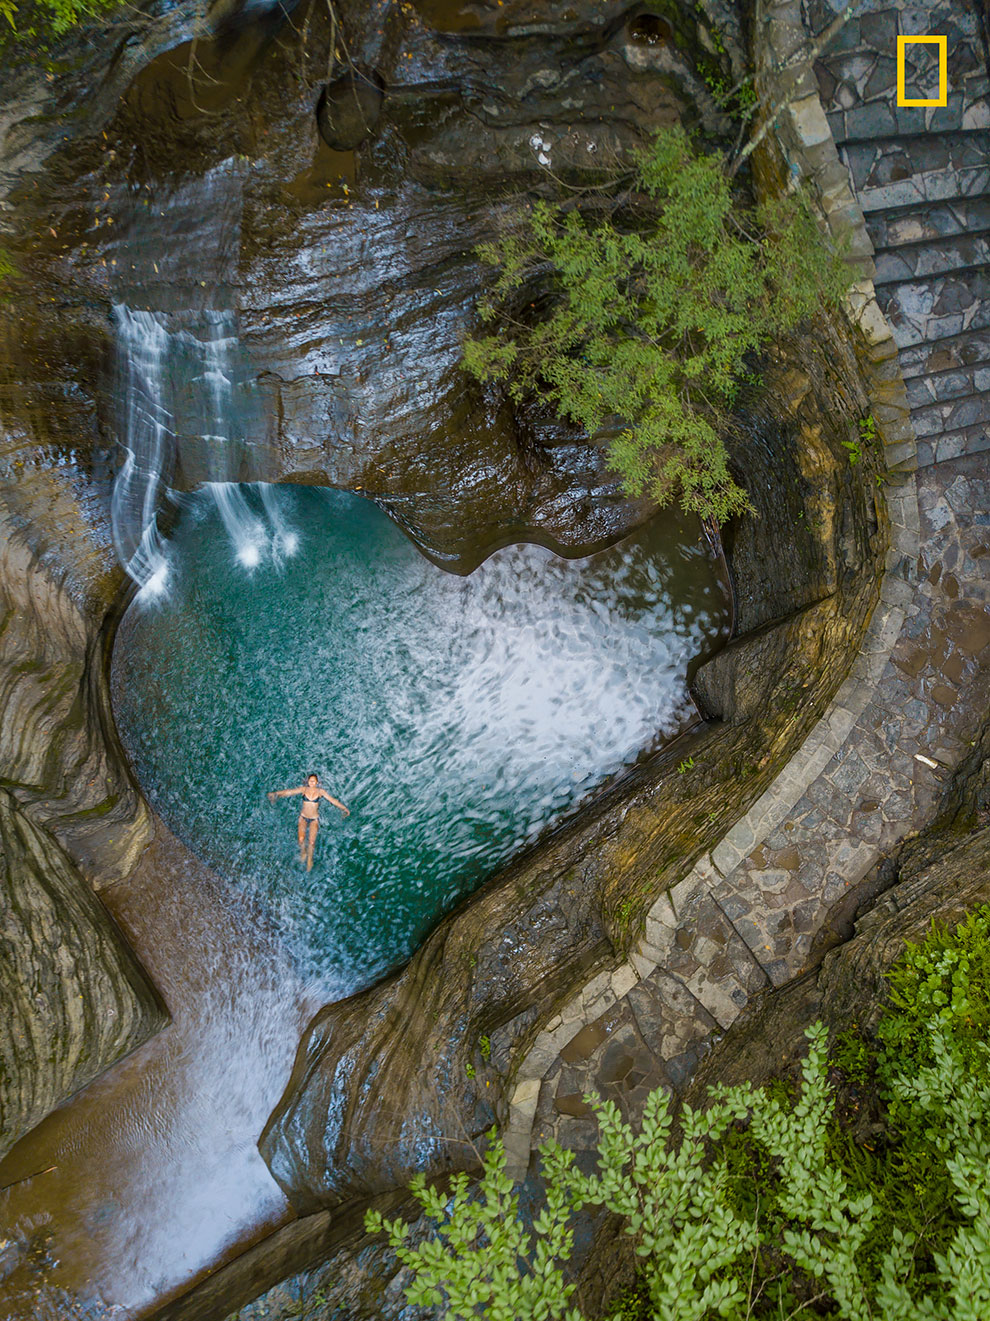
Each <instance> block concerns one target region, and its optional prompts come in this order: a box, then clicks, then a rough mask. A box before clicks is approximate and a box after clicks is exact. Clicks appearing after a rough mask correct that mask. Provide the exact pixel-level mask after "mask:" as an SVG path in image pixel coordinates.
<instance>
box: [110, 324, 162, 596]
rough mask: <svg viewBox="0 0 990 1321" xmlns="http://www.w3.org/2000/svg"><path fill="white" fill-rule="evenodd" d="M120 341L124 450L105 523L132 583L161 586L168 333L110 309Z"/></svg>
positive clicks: (159, 326) (160, 325)
mask: <svg viewBox="0 0 990 1321" xmlns="http://www.w3.org/2000/svg"><path fill="white" fill-rule="evenodd" d="M114 312H115V315H116V320H117V334H118V339H119V345H120V369H119V375H120V398H121V401H122V412H123V416H122V419H121V421H122V437H121V443H122V444H123V446H124V449H125V450H126V451H127V457H126V458H125V460H124V463H123V466H122V468H121V470H120V472H119V473H118V474H117V479H116V481H115V482H114V486H113V495H112V497H111V501H110V525H111V528H112V531H113V544H114V549H115V550H116V552H117V558H118V559H119V560H120V563H121V564H122V565H123V566H124V568H125V569H126V570H127V572H128V573H129V574H130V576H131V577H132V578H133V579H134V581H135V582H136V583H138V584H139V585H141V586H144V585H145V584H146V583H150V582H151V581H152V580H155V581H157V582H158V583H160V585H161V587H162V588H164V585H165V581H166V579H167V577H168V566H167V563H166V559H165V555H164V553H163V551H162V545H161V537H160V536H159V533H158V525H157V522H156V515H157V512H158V504H159V498H160V495H161V489H162V482H163V470H164V468H165V465H166V463H167V462H169V461H170V459H171V457H172V453H173V442H174V436H173V433H172V430H171V420H172V419H171V414H170V412H169V408H168V404H167V401H166V399H165V363H166V359H167V356H168V340H169V335H168V331H167V330H166V329H165V327H164V326H163V325H162V324H161V322H160V321H158V320H157V319H156V317H155V316H154V314H153V313H151V312H146V311H142V310H137V311H132V310H131V309H130V308H128V307H120V306H118V307H116V308H115V309H114Z"/></svg>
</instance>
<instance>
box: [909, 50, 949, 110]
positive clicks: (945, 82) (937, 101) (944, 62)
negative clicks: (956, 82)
mask: <svg viewBox="0 0 990 1321" xmlns="http://www.w3.org/2000/svg"><path fill="white" fill-rule="evenodd" d="M909 45H924V46H937V47H938V96H937V97H931V98H929V99H928V100H920V101H909V100H908V98H907V97H906V96H905V95H904V83H905V78H904V51H905V47H907V46H909ZM948 100H949V38H948V37H898V38H897V104H898V105H931V106H937V105H946V104H947V103H948Z"/></svg>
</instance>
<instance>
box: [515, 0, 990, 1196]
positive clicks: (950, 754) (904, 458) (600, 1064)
mask: <svg viewBox="0 0 990 1321" xmlns="http://www.w3.org/2000/svg"><path fill="white" fill-rule="evenodd" d="M784 3H785V0H781V5H780V7H783V4H784ZM973 3H974V5H975V3H976V0H973ZM841 7H842V0H833V5H832V7H830V6H829V4H826V3H824V0H805V3H804V7H803V11H802V17H803V21H804V25H805V28H806V30H807V31H809V32H818V31H820V30H821V29H822V28H824V26H825V25H826V23H827V22H829V21H830V19H831V17H832V16H833V14H834V12H835V11H837V10H838V9H839V8H841ZM791 8H792V9H796V6H794V5H792V6H791ZM899 32H900V33H903V34H908V35H911V34H919V33H920V34H925V35H933V34H937V33H943V32H944V33H946V34H947V35H948V36H949V78H950V96H949V100H948V105H947V106H946V107H945V108H944V109H937V110H933V109H910V110H908V109H901V110H897V109H896V108H895V107H894V104H893V102H894V97H893V94H892V89H893V86H894V79H895V61H894V57H895V51H896V41H895V38H896V36H897V34H898V33H899ZM908 50H909V56H910V58H909V61H908V87H907V94H908V96H911V95H912V94H913V95H916V96H919V97H920V96H927V95H929V92H928V87H929V85H930V82H931V74H932V69H931V52H932V50H933V48H932V47H930V46H915V47H913V48H912V47H909V48H908ZM815 74H816V77H817V80H818V84H819V89H820V93H821V97H822V107H820V108H817V111H816V113H817V114H818V116H819V118H820V116H821V109H822V108H823V109H824V110H825V112H826V114H827V117H828V123H829V126H830V127H831V130H832V133H833V136H834V138H835V141H836V145H837V146H838V147H839V151H840V156H841V159H842V160H843V161H844V162H845V164H846V165H847V166H848V170H849V174H850V176H851V182H852V185H853V189H854V192H855V196H856V200H857V201H858V203H859V205H860V207H861V208H862V211H863V214H864V216H865V221H866V229H867V233H868V234H869V238H870V240H871V241H872V244H873V246H874V248H875V257H874V263H875V288H876V298H877V302H878V303H879V305H880V308H881V309H882V310H883V312H884V313H885V314H886V316H887V318H888V320H889V323H890V325H891V327H892V329H893V332H894V338H895V341H896V344H897V348H898V350H899V358H900V367H901V370H902V373H903V377H904V381H905V383H906V387H907V401H908V404H909V405H910V409H911V424H912V425H913V429H914V432H915V433H916V436H917V464H918V469H917V475H916V479H915V480H914V481H912V480H911V477H910V470H912V469H913V468H914V463H913V461H912V456H913V453H914V449H915V446H914V439H913V437H911V436H910V431H911V427H909V426H907V424H906V423H905V424H904V425H905V427H906V430H905V443H904V445H903V446H896V447H895V450H894V451H892V450H891V449H889V448H888V450H887V455H888V461H889V462H890V463H891V464H894V463H895V462H896V464H897V466H898V467H899V468H900V469H902V470H904V469H907V470H908V475H907V483H906V486H901V487H900V488H897V487H892V488H891V490H890V493H889V497H890V500H891V503H892V506H893V504H894V502H897V501H899V502H900V506H899V507H900V508H902V509H906V510H907V514H906V515H905V517H904V519H903V520H902V522H903V523H905V524H906V525H907V529H908V535H906V536H902V537H901V539H900V541H899V542H898V541H897V540H896V539H895V547H894V550H893V552H892V562H893V560H896V558H897V557H898V555H900V557H901V560H902V564H901V573H900V576H899V577H898V578H897V579H896V581H895V580H894V576H893V575H892V576H891V578H890V580H889V583H888V585H889V588H890V590H889V591H887V592H885V593H884V594H883V597H884V599H882V601H881V605H880V606H879V607H878V610H877V614H876V616H875V619H874V621H873V623H874V626H873V627H872V629H871V638H870V640H869V641H868V643H867V644H866V646H865V648H864V654H861V656H860V658H859V661H858V662H857V666H856V667H854V671H853V676H852V677H851V679H850V680H848V681H847V683H846V684H844V685H843V687H842V689H840V693H839V695H838V699H839V700H837V702H836V703H835V704H834V706H833V709H832V713H831V715H830V717H829V719H828V721H827V722H825V723H826V728H825V729H824V730H823V731H821V732H820V734H819V736H818V738H817V739H815V740H809V743H808V745H806V748H805V749H803V750H802V753H800V754H798V759H796V760H800V759H801V758H802V754H803V766H802V767H799V768H796V769H794V772H793V773H794V776H795V783H796V784H798V785H799V786H800V785H805V787H803V789H801V790H800V791H796V792H795V793H794V794H792V795H788V793H787V792H786V789H787V782H788V781H787V777H788V773H789V772H790V771H791V769H792V768H788V769H787V770H785V772H784V773H783V774H782V776H781V777H780V778H781V782H782V784H783V788H782V789H780V790H779V791H778V792H777V793H776V796H773V795H767V796H765V797H766V799H767V802H766V803H763V800H761V804H763V805H762V807H761V805H760V804H758V805H757V808H756V809H754V811H753V812H751V813H750V814H749V816H748V817H747V818H746V819H745V820H744V821H743V822H740V823H739V825H738V826H737V827H736V828H735V829H734V830H733V831H732V832H730V834H729V836H728V837H727V839H726V840H725V841H723V843H722V844H721V845H720V846H719V847H718V848H716V849H715V850H714V851H713V853H712V855H711V856H710V857H708V858H705V859H703V860H702V862H701V863H700V864H699V865H698V866H696V868H695V869H694V871H693V872H692V873H691V875H690V876H688V877H687V878H686V879H685V880H684V881H682V882H681V883H680V884H679V885H678V886H676V887H675V888H674V890H673V891H672V892H671V894H670V896H669V897H666V898H665V899H663V900H661V901H660V903H659V904H657V905H656V906H655V907H654V910H653V913H652V915H651V917H650V919H649V920H648V922H647V930H646V940H645V941H644V943H643V944H642V946H641V947H640V949H639V950H638V951H637V953H636V954H634V955H633V956H632V958H631V964H630V965H627V966H626V967H625V968H622V969H619V970H618V972H617V973H612V974H602V975H601V976H600V977H599V978H596V979H595V982H594V983H592V984H591V985H590V986H589V987H586V988H585V990H584V993H583V994H582V996H581V997H580V998H579V1001H577V1002H575V1005H574V1007H573V1010H572V1011H570V1013H569V1014H568V1013H567V1012H565V1013H564V1014H563V1015H562V1016H561V1017H560V1018H558V1019H555V1020H553V1021H552V1022H551V1023H549V1024H547V1027H546V1030H545V1032H544V1033H543V1035H542V1037H541V1038H540V1039H539V1040H538V1043H537V1046H536V1048H535V1049H534V1051H533V1052H532V1054H531V1056H530V1068H529V1075H530V1076H529V1077H523V1078H522V1079H521V1081H520V1084H519V1087H518V1088H517V1092H516V1095H515V1096H514V1098H513V1108H512V1112H511V1118H510V1124H509V1128H508V1131H507V1135H506V1145H507V1149H508V1151H509V1155H510V1161H511V1162H512V1165H513V1168H514V1171H515V1172H516V1173H517V1174H521V1173H522V1172H523V1170H524V1169H525V1166H526V1162H527V1159H528V1155H529V1147H530V1142H531V1141H532V1142H533V1143H535V1142H537V1141H539V1140H540V1139H541V1138H542V1137H545V1136H549V1135H554V1136H556V1137H558V1138H559V1139H560V1140H561V1141H562V1142H564V1143H565V1144H567V1145H569V1146H571V1147H574V1148H576V1149H581V1148H587V1147H589V1146H591V1145H593V1142H594V1137H595V1133H596V1128H595V1125H594V1124H593V1122H592V1121H591V1120H590V1119H589V1117H588V1112H587V1109H586V1107H585V1106H584V1103H583V1101H582V1099H581V1098H582V1095H583V1094H584V1093H585V1092H588V1091H592V1092H599V1093H601V1094H603V1095H606V1096H611V1097H613V1098H614V1099H617V1100H618V1101H619V1102H620V1104H621V1105H622V1107H623V1109H624V1110H626V1111H627V1112H628V1113H630V1114H635V1113H636V1112H637V1111H638V1108H639V1106H640V1105H641V1104H642V1100H643V1098H644V1097H645V1095H646V1093H647V1092H648V1091H649V1090H650V1089H651V1088H653V1087H655V1086H657V1085H658V1084H662V1085H665V1086H667V1087H670V1088H672V1089H677V1088H678V1087H679V1086H680V1085H681V1084H682V1083H683V1082H685V1081H686V1080H687V1079H688V1078H689V1077H690V1076H691V1074H692V1072H693V1070H694V1067H695V1065H696V1063H697V1060H698V1058H699V1056H700V1053H701V1052H703V1051H704V1050H705V1049H706V1048H707V1047H708V1046H709V1045H710V1043H711V1041H712V1040H713V1039H714V1037H715V1036H717V1034H718V1032H719V1031H721V1030H724V1029H725V1028H727V1027H728V1026H729V1024H730V1023H731V1022H732V1021H733V1019H734V1018H735V1017H736V1016H737V1015H738V1014H739V1013H740V1011H741V1010H742V1009H743V1008H744V1006H745V1005H746V1003H747V1001H748V1000H749V998H750V997H751V996H752V995H753V994H754V992H757V991H759V990H761V989H764V988H766V987H768V986H770V985H779V984H782V983H783V982H786V981H788V980H789V979H790V978H792V977H794V976H796V975H798V974H799V973H800V972H801V971H802V969H803V968H804V967H805V966H806V965H807V963H808V960H809V955H810V953H811V951H812V945H813V942H814V938H815V935H816V933H818V932H819V931H820V930H821V928H822V926H823V924H824V922H825V920H826V918H827V917H828V915H829V913H830V912H831V911H833V910H834V908H835V906H836V905H837V904H839V903H841V901H842V900H843V898H844V897H845V896H847V895H848V894H849V893H850V891H851V890H852V889H853V887H855V886H856V885H857V884H858V883H859V882H860V881H862V880H863V878H864V877H865V876H866V874H867V873H868V872H869V871H870V869H871V868H872V867H873V866H874V864H875V863H876V862H877V860H878V859H879V857H880V856H881V855H882V854H884V853H885V852H887V851H889V850H890V849H891V848H892V847H893V846H894V845H895V844H896V843H897V842H898V841H899V840H900V839H902V838H903V837H904V836H905V835H906V834H908V833H909V832H911V831H914V830H918V829H919V828H921V827H922V826H923V825H924V824H925V823H926V821H927V820H928V819H929V818H930V816H931V814H932V810H933V806H934V804H935V802H936V799H937V797H938V794H939V792H940V785H941V783H942V782H943V781H944V779H945V778H946V776H947V775H948V774H949V773H950V771H951V768H952V767H953V766H954V765H955V764H956V763H957V762H958V761H959V760H960V758H961V757H962V755H963V754H964V752H965V750H966V747H967V745H968V743H969V741H970V740H972V739H973V738H974V737H975V734H976V722H977V719H978V718H979V717H980V715H981V713H982V712H985V711H986V709H987V704H988V699H990V685H988V669H990V514H988V512H987V511H988V510H990V459H988V457H987V455H986V453H985V451H986V450H987V449H988V448H990V441H988V437H990V297H988V294H990V283H988V281H990V274H988V265H987V256H988V246H990V133H988V132H987V131H986V130H987V128H988V126H990V103H988V100H987V88H988V81H987V65H986V60H985V51H984V47H983V45H982V43H981V39H980V33H979V28H978V22H977V15H976V11H975V7H974V8H972V9H971V8H969V7H968V4H967V0H940V2H939V3H936V4H928V5H926V6H924V7H919V6H916V5H907V4H890V3H886V4H884V3H883V0H866V3H864V4H863V6H862V7H861V10H860V11H859V15H858V17H855V18H853V19H852V20H850V21H849V22H848V24H847V25H846V27H845V28H844V29H843V31H842V33H841V34H840V37H839V39H838V41H837V42H836V43H835V45H834V46H833V47H832V48H831V49H830V50H829V51H828V52H827V53H826V55H825V56H824V57H823V58H822V59H821V60H819V62H818V64H817V66H816V68H815ZM913 88H916V89H917V90H916V91H912V89H913ZM826 136H827V135H826ZM845 182H846V181H845V180H843V183H842V187H843V188H844V187H845ZM860 250H863V251H866V252H868V250H869V244H865V242H864V246H863V248H862V249H860V248H857V251H860ZM865 265H866V269H867V271H868V273H872V271H873V264H871V263H870V261H869V257H867V258H866V262H865ZM872 292H873V290H872V288H869V287H867V294H866V296H867V297H870V296H871V295H872ZM893 361H895V360H892V365H893ZM893 375H896V373H893ZM896 388H897V389H898V390H900V388H901V387H900V384H899V383H897V385H896ZM901 397H902V398H903V395H902V396H901ZM880 407H881V408H882V407H883V405H880ZM902 411H903V410H902ZM915 495H916V497H917V513H916V514H915V512H914V500H915ZM915 528H916V529H917V538H916V539H915V536H914V529H915ZM922 758H924V760H921V759H922ZM809 769H810V770H811V771H812V772H814V773H813V774H811V775H809V774H807V772H808V770H809ZM524 1072H525V1071H524ZM537 1075H539V1076H537ZM531 1124H532V1128H531V1127H530V1125H531Z"/></svg>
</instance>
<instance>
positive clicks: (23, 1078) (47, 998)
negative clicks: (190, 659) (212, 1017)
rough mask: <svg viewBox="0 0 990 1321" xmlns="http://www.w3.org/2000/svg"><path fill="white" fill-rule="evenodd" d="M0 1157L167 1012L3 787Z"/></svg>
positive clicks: (79, 881)
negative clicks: (2, 1006)
mask: <svg viewBox="0 0 990 1321" xmlns="http://www.w3.org/2000/svg"><path fill="white" fill-rule="evenodd" d="M0 882H2V883H0V968H2V970H3V1004H4V1012H3V1014H2V1015H0V1156H2V1155H3V1154H4V1153H5V1152H6V1151H7V1150H8V1148H9V1147H11V1146H12V1145H13V1143H14V1142H16V1140H17V1139H18V1138H19V1137H20V1136H21V1134H22V1133H25V1132H27V1130H28V1129H29V1128H31V1127H33V1126H34V1124H36V1123H37V1122H38V1121H39V1120H40V1119H42V1118H43V1117H44V1116H45V1115H46V1114H47V1113H48V1112H49V1110H51V1109H53V1108H54V1107H55V1106H56V1105H58V1104H59V1103H60V1102H62V1101H64V1100H65V1099H66V1098H67V1097H69V1096H71V1095H72V1093H73V1092H75V1091H77V1090H78V1089H79V1088H80V1087H82V1086H84V1085H85V1084H86V1083H88V1082H90V1081H91V1079H93V1078H95V1077H96V1076H97V1075H98V1074H99V1073H102V1072H103V1070H104V1069H106V1068H108V1067H109V1066H110V1065H111V1064H113V1063H115V1062H116V1061H117V1060H119V1059H121V1058H122V1057H123V1056H124V1055H126V1054H127V1053H128V1051H130V1050H133V1049H134V1047H135V1046H137V1045H140V1043H141V1042H142V1041H145V1040H146V1039H147V1038H148V1037H149V1036H150V1035H151V1034H152V1033H153V1032H156V1031H158V1029H159V1028H161V1027H163V1026H164V1025H165V1023H166V1022H167V1021H168V1015H167V1013H166V1012H165V1009H164V1007H163V1005H162V1003H161V1001H160V1000H159V998H158V996H157V995H156V993H155V991H154V989H153V987H152V986H151V983H150V982H149V981H148V979H147V978H146V977H145V975H144V973H143V972H142V971H141V969H140V967H139V966H138V964H137V961H136V959H134V957H133V955H131V954H130V952H129V950H128V949H127V946H126V945H125V944H124V941H123V940H122V938H121V935H120V933H119V932H118V930H117V928H116V927H115V925H114V923H113V921H112V919H111V917H110V915H109V914H108V913H107V912H106V910H105V909H104V908H103V906H102V904H101V903H100V902H99V900H98V899H97V898H96V897H95V895H94V894H93V892H92V890H91V889H90V887H89V886H88V885H87V884H86V882H85V880H84V879H83V878H82V876H81V875H80V874H79V872H78V870H77V869H76V868H75V867H74V866H73V864H72V862H71V860H70V859H69V857H68V856H67V855H66V853H65V851H64V849H62V848H60V847H59V845H58V844H57V843H56V842H55V840H54V839H52V837H51V836H50V835H49V834H48V833H47V832H46V831H44V830H41V829H39V828H38V826H36V825H34V824H33V823H32V822H31V821H30V820H29V819H28V817H27V816H26V815H25V813H24V812H23V811H22V810H21V809H20V807H19V806H18V805H17V802H16V801H15V799H14V798H13V797H12V795H11V794H10V793H8V792H7V791H6V790H0Z"/></svg>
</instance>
